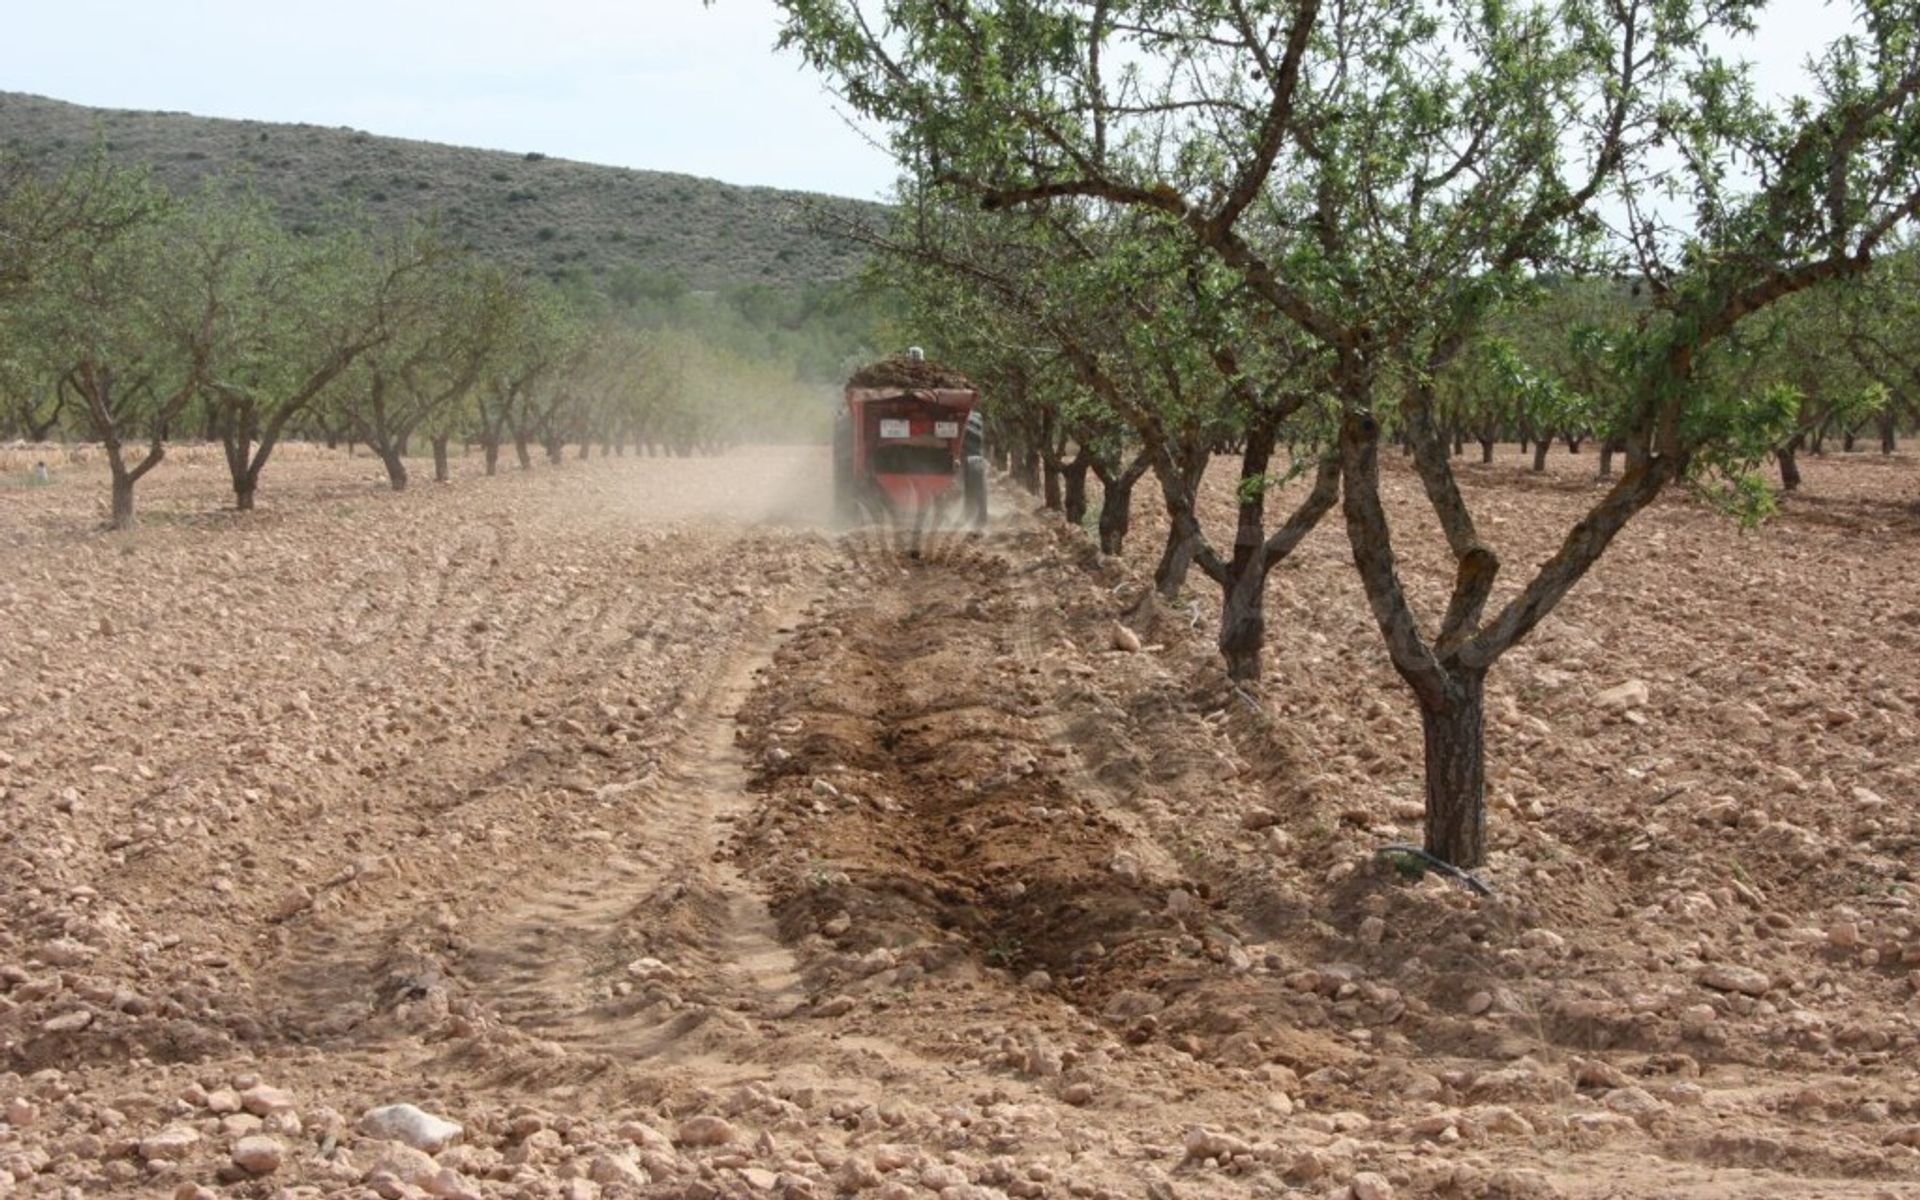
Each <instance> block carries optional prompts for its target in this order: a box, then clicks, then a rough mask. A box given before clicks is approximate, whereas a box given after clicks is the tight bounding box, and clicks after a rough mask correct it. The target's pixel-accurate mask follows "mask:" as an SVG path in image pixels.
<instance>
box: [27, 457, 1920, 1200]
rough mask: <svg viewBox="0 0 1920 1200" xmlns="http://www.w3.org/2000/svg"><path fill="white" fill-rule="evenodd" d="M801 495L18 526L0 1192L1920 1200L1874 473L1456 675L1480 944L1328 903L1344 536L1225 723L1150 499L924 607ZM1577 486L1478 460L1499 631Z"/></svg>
mask: <svg viewBox="0 0 1920 1200" xmlns="http://www.w3.org/2000/svg"><path fill="white" fill-rule="evenodd" d="M817 457H818V456H817V454H816V453H814V452H808V451H784V450H742V451H737V452H735V453H734V454H732V455H729V456H728V457H726V458H723V459H719V460H711V461H678V460H642V461H638V462H635V461H595V462H592V463H574V462H569V463H567V464H566V465H565V466H564V467H563V468H561V469H559V470H552V469H545V468H543V469H540V470H536V471H534V472H532V473H529V474H525V475H522V474H520V473H518V472H512V473H509V474H506V475H503V476H501V477H499V478H496V479H484V478H480V477H479V476H478V473H477V471H476V470H475V469H474V465H473V464H472V463H471V462H467V461H457V462H456V467H457V468H458V469H457V470H456V480H455V482H454V483H453V484H451V485H449V486H446V487H431V486H426V487H418V488H416V489H415V490H414V491H413V492H410V493H408V494H405V495H401V496H394V495H391V494H388V493H386V492H385V491H384V489H383V486H382V485H381V483H380V482H379V480H380V472H379V470H378V467H377V465H376V464H373V463H371V462H370V461H369V460H366V459H364V458H360V459H353V460H349V459H346V458H344V457H342V456H339V455H332V454H328V453H325V452H322V451H317V450H313V451H300V452H298V453H295V454H290V455H288V456H287V457H286V458H285V460H284V461H283V460H281V459H278V458H277V459H276V461H275V463H274V464H273V466H272V467H271V468H270V472H271V475H270V484H269V486H270V488H271V489H272V490H271V491H270V493H267V494H264V495H263V505H264V510H263V511H261V512H258V513H254V514H250V515H245V516H241V515H235V514H226V513H222V512H220V511H218V504H219V502H220V488H219V483H220V478H221V474H220V467H219V464H218V460H217V457H213V456H205V455H196V454H193V453H185V454H181V455H178V456H176V459H175V460H174V461H171V462H170V463H169V464H168V465H167V466H166V467H163V468H162V470H161V471H160V472H158V473H156V474H155V475H154V476H153V477H151V478H150V480H149V481H148V482H146V483H144V484H143V485H142V503H143V505H144V506H145V513H146V516H145V524H144V525H143V528H142V529H141V530H139V531H138V532H137V533H135V534H133V535H108V534H103V533H100V532H98V531H97V529H96V525H97V521H98V515H99V514H98V511H97V510H98V509H99V507H100V505H101V500H102V497H103V495H104V491H105V488H104V481H103V479H101V478H99V477H98V474H99V472H98V468H97V466H95V465H92V464H74V463H67V462H60V463H57V464H55V468H56V469H55V471H54V475H53V481H52V482H51V483H50V484H47V485H36V486H28V484H27V481H26V480H25V479H24V477H12V476H10V477H9V478H8V480H7V482H8V483H9V484H10V485H17V486H8V487H6V488H0V546H4V547H5V550H6V560H7V562H8V563H9V565H10V567H11V569H10V570H9V571H8V572H7V574H6V577H5V579H4V581H0V631H3V636H0V913H4V914H5V916H4V924H0V1105H4V1110H0V1197H9V1198H11V1197H29V1196H31V1197H41V1196H49V1197H51V1196H76V1197H91V1196H155V1197H169V1196H172V1197H193V1198H195V1200H211V1198H212V1197H224V1196H233V1197H278V1196H284V1197H288V1198H292V1197H303V1198H304V1197H343V1198H344V1197H372V1196H380V1197H386V1198H388V1200H391V1198H393V1197H416V1196H436V1197H444V1198H452V1197H461V1196H477V1197H525V1198H528V1200H533V1198H548V1197H564V1198H566V1200H620V1198H621V1197H655V1196H658V1197H669V1196H672V1197H683V1196H684V1197H694V1198H697V1200H719V1198H721V1197H732V1196H741V1197H746V1196H753V1197H760V1196H766V1197H821V1198H824V1197H828V1196H836V1195H855V1194H859V1195H868V1196H873V1197H877V1198H884V1200H909V1198H911V1197H915V1196H931V1195H939V1196H942V1197H944V1198H945V1200H991V1198H994V1197H1000V1196H1009V1197H1018V1198H1022V1200H1028V1198H1042V1197H1082V1198H1104V1197H1138V1196H1143V1195H1144V1196H1149V1197H1153V1198H1154V1200H1166V1198H1168V1197H1173V1196H1180V1197H1203V1196H1215V1195H1218V1196H1241V1195H1260V1196H1287V1195H1300V1196H1312V1197H1333V1198H1342V1200H1344V1198H1346V1197H1356V1198H1359V1200H1375V1198H1378V1197H1426V1196H1433V1197H1462V1198H1465V1197H1487V1198H1502V1197H1550V1196H1567V1197H1593V1198H1598V1197H1667V1196H1686V1197H1700V1198H1707V1197H1729V1198H1730V1197H1742V1196H1754V1195H1762V1194H1764V1195H1768V1196H1772V1197H1778V1198H1781V1200H1786V1198H1790V1197H1816V1196H1821V1197H1824V1196H1832V1197H1842V1196H1845V1197H1858V1196H1889V1197H1896V1196H1901V1197H1903V1196H1920V912H1916V910H1915V896H1914V889H1915V887H1916V884H1915V882H1914V880H1913V871H1914V869H1915V867H1916V862H1915V859H1916V853H1917V852H1920V754H1916V748H1917V747H1920V718H1917V717H1916V711H1917V710H1920V668H1916V666H1915V661H1916V659H1915V654H1914V651H1915V650H1916V649H1920V509H1916V508H1915V507H1914V506H1915V503H1916V501H1917V500H1920V467H1916V465H1915V463H1914V462H1913V460H1912V459H1910V458H1908V457H1906V456H1896V457H1895V458H1894V459H1891V460H1884V461H1883V460H1881V459H1879V458H1877V457H1872V458H1868V457H1852V456H1849V457H1848V458H1847V459H1845V460H1844V461H1842V460H1840V459H1838V458H1837V457H1836V458H1833V459H1830V460H1828V461H1823V462H1815V463H1812V464H1810V466H1809V469H1808V479H1807V485H1806V495H1804V496H1802V497H1796V498H1795V499H1793V500H1792V501H1790V502H1789V505H1788V508H1787V511H1786V512H1785V514H1784V515H1783V516H1782V517H1781V518H1780V519H1779V520H1777V521H1776V522H1774V523H1773V524H1771V525H1770V526H1768V527H1766V528H1764V529H1762V530H1759V531H1756V532H1752V533H1746V534H1742V533H1739V532H1738V531H1736V530H1735V529H1734V528H1733V527H1732V526H1731V525H1729V524H1728V523H1727V522H1726V521H1725V520H1724V519H1722V518H1720V517H1717V516H1715V515H1713V514H1712V513H1710V512H1708V511H1706V510H1704V509H1703V508H1701V507H1699V506H1698V505H1695V504H1692V503H1689V502H1686V501H1684V500H1681V499H1675V500H1673V501H1670V502H1664V503H1662V504H1661V505H1659V506H1658V507H1656V508H1655V509H1654V510H1652V511H1651V512H1649V513H1647V514H1645V515H1644V517H1643V518H1642V519H1641V521H1640V522H1639V523H1638V524H1637V526H1636V527H1635V528H1634V529H1633V530H1631V531H1630V532H1629V534H1628V535H1627V536H1626V538H1625V539H1624V540H1623V542H1622V543H1621V545H1619V546H1618V547H1617V548H1616V549H1615V551H1614V552H1613V553H1612V554H1611V555H1610V556H1609V558H1608V559H1607V560H1606V561H1604V562H1603V563H1602V565H1601V567H1600V568H1599V569H1598V570H1597V571H1596V573H1595V576H1594V578H1592V579H1590V580H1589V581H1588V582H1587V583H1585V584H1583V585H1582V587H1581V589H1580V590H1579V591H1578V592H1576V593H1575V595H1574V596H1573V597H1572V598H1571V599H1570V600H1569V601H1568V602H1567V603H1566V604H1565V605H1564V606H1563V608H1562V609H1561V611H1560V612H1559V614H1557V615H1556V616H1555V617H1554V618H1552V619H1551V620H1549V622H1548V623H1547V624H1546V625H1545V626H1544V627H1543V628H1542V629H1541V630H1540V632H1539V634H1538V635H1537V636H1536V637H1534V638H1533V639H1532V640H1530V641H1529V642H1528V643H1526V644H1524V645H1523V646H1521V647H1520V648H1518V649H1517V650H1515V651H1514V652H1513V653H1512V654H1511V655H1509V657H1508V658H1507V660H1505V661H1503V663H1502V664H1501V665H1500V667H1499V668H1497V669H1496V671H1495V673H1494V676H1493V682H1492V687H1491V694H1492V702H1491V714H1492V715H1491V721H1490V724H1491V726H1492V728H1491V729H1490V740H1491V753H1492V761H1493V768H1492V775H1493V779H1494V786H1493V802H1494V816H1493V841H1494V846H1495V853H1494V855H1493V859H1492V862H1491V863H1490V865H1489V867H1488V869H1487V870H1486V871H1485V872H1484V873H1483V874H1484V878H1485V879H1486V881H1487V882H1488V883H1489V884H1491V885H1492V887H1493V889H1494V893H1495V894H1494V895H1493V896H1492V897H1490V898H1483V897H1478V896H1475V895H1473V894H1471V893H1469V892H1468V891H1466V890H1465V889H1463V888H1461V887H1459V886H1458V885H1456V884H1454V883H1450V882H1448V881H1447V880H1445V879H1442V878H1440V877H1437V876H1435V875H1432V874H1426V875H1420V874H1417V873H1413V872H1410V871H1405V870H1403V869H1401V868H1402V866H1404V864H1400V863H1396V861H1395V860H1392V859H1390V858H1385V857H1382V856H1380V855H1378V854H1377V853H1376V851H1377V850H1378V848H1379V847H1381V846H1384V845H1387V844H1391V843H1393V842H1396V841H1402V840H1414V841H1417V840H1418V815H1419V802H1418V798H1419V787H1420V784H1419V776H1418V772H1417V764H1418V757H1419V737H1418V723H1417V718H1416V716H1415V714H1414V712H1413V710H1412V707H1411V704H1410V701H1409V700H1408V698H1407V697H1406V696H1405V694H1404V692H1403V691H1402V690H1401V686H1400V685H1399V684H1398V682H1397V680H1396V679H1395V677H1394V676H1393V675H1392V673H1391V671H1390V670H1389V669H1388V668H1387V667H1386V665H1385V662H1384V655H1383V654H1382V653H1381V651H1380V648H1379V644H1378V635H1377V633H1375V632H1374V630H1373V629H1372V627H1371V625H1370V623H1369V621H1368V619H1367V617H1366V614H1365V610H1364V606H1363V605H1361V604H1360V602H1359V598H1358V591H1357V588H1356V587H1355V585H1354V583H1353V581H1352V578H1351V576H1352V570H1351V567H1350V566H1349V565H1347V564H1346V562H1345V560H1344V549H1343V543H1342V542H1341V540H1340V534H1339V530H1338V529H1337V527H1336V526H1335V525H1334V524H1332V523H1329V524H1328V525H1326V526H1325V527H1324V528H1322V529H1321V530H1319V531H1318V532H1316V534H1315V535H1314V536H1313V537H1312V538H1310V539H1309V540H1308V542H1307V543H1305V545H1303V547H1302V549H1301V550H1300V552H1299V554H1298V555H1297V557H1296V560H1295V561H1293V562H1292V563H1290V564H1289V565H1288V566H1286V567H1285V568H1283V569H1282V571H1281V572H1279V573H1278V577H1277V579H1276V582H1275V587H1274V592H1273V601H1272V610H1271V630H1272V638H1273V645H1274V648H1275V649H1274V653H1273V654H1272V655H1271V658H1270V664H1269V668H1270V669H1269V673H1268V678H1267V680H1266V681H1265V682H1264V684H1263V685H1262V687H1261V689H1260V690H1259V692H1258V694H1240V693H1236V692H1234V691H1233V690H1231V689H1229V688H1227V687H1226V685H1225V681H1224V679H1223V678H1221V676H1220V673H1219V671H1218V668H1217V667H1216V666H1215V661H1216V660H1215V659H1214V657H1213V655H1212V652H1211V648H1210V640H1211V630H1210V624H1211V620H1210V613H1211V605H1212V603H1213V598H1212V596H1210V595H1209V593H1208V589H1209V588H1210V585H1209V584H1207V583H1206V582H1205V580H1203V579H1200V578H1198V577H1197V576H1196V578H1195V580H1194V581H1193V585H1192V587H1191V589H1190V591H1189V593H1188V595H1189V600H1188V601H1185V602H1183V603H1182V604H1180V605H1167V604H1164V603H1161V602H1158V601H1156V600H1154V599H1152V598H1151V597H1150V596H1149V594H1148V593H1149V591H1150V588H1149V587H1148V582H1147V572H1148V571H1150V569H1151V566H1152V559H1153V556H1154V551H1155V550H1157V548H1158V547H1157V542H1158V537H1159V536H1160V533H1159V531H1158V530H1157V529H1156V528H1155V525H1154V522H1153V521H1152V519H1151V517H1150V515H1149V514H1148V513H1147V512H1146V511H1145V508H1146V506H1145V504H1144V503H1143V505H1142V510H1143V511H1142V513H1141V514H1140V519H1139V520H1138V521H1137V523H1136V524H1137V526H1138V528H1137V530H1136V533H1135V535H1134V540H1133V545H1132V547H1131V548H1130V552H1129V554H1128V555H1127V556H1126V558H1124V559H1122V560H1119V561H1112V560H1106V561H1103V560H1101V559H1100V558H1099V557H1098V556H1097V555H1096V554H1094V553H1093V552H1092V550H1091V548H1090V546H1089V543H1088V542H1087V540H1086V539H1085V537H1084V536H1083V535H1081V534H1080V533H1079V532H1077V531H1073V530H1069V529H1067V528H1066V527H1064V526H1062V525H1060V524H1058V523H1055V522H1050V521H1048V520H1047V519H1045V518H1043V517H1036V516H1032V515H1029V514H1027V513H1024V512H1020V511H1017V510H1018V508H1019V507H1022V506H1019V505H1015V504H1011V503H1007V502H1006V501H1007V500H1008V497H1007V496H1005V495H1004V494H1003V496H1002V503H1001V504H1000V505H999V507H1000V513H999V515H998V516H997V518H996V521H995V523H994V525H993V527H992V528H991V529H990V530H989V532H988V533H987V535H986V536H984V537H980V538H971V537H963V536H959V535H938V536H934V537H931V538H928V539H926V540H925V541H924V542H923V543H922V545H921V547H920V550H921V553H920V554H919V555H918V556H917V557H915V556H912V555H910V554H908V553H906V552H905V547H904V545H903V544H902V543H901V541H899V540H898V539H896V538H893V537H891V536H889V535H887V534H885V533H883V532H880V531H873V530H866V531H857V532H854V533H850V534H835V533H831V532H828V531H826V530H824V529H823V528H821V526H820V524H819V518H820V517H821V516H822V514H823V512H824V509H825V504H824V503H823V500H824V497H823V496H822V495H821V488H822V483H821V480H822V479H823V478H824V475H825V472H824V471H823V470H821V469H820V467H821V465H822V464H821V463H819V462H816V461H815V459H816V458H817ZM1591 462H1592V460H1591V456H1590V455H1589V456H1586V457H1583V458H1570V457H1569V456H1565V455H1556V457H1555V459H1554V470H1553V471H1552V472H1550V473H1549V474H1548V475H1547V476H1545V477H1534V476H1532V475H1530V474H1529V473H1528V472H1526V471H1525V470H1524V468H1523V466H1522V465H1521V460H1520V459H1519V458H1518V456H1517V454H1516V453H1515V452H1513V451H1511V450H1509V451H1508V452H1507V453H1506V454H1505V455H1504V456H1503V461H1501V462H1497V463H1496V464H1495V465H1494V466H1492V467H1490V468H1481V467H1478V466H1474V467H1471V468H1466V475H1467V479H1468V486H1469V488H1470V494H1471V498H1472V500H1473V501H1474V503H1475V504H1476V505H1477V506H1478V507H1479V508H1480V510H1481V511H1482V513H1483V514H1484V515H1483V517H1482V521H1483V526H1484V527H1485V528H1488V529H1490V530H1492V531H1494V532H1495V536H1496V538H1497V540H1498V542H1499V544H1500V547H1501V549H1502V550H1503V552H1504V553H1505V555H1506V557H1507V559H1508V567H1507V572H1508V575H1509V584H1510V585H1514V584H1517V578H1515V577H1518V576H1520V575H1522V574H1523V573H1524V571H1523V565H1524V564H1525V563H1527V562H1530V561H1535V560H1537V559H1539V558H1540V557H1543V556H1544V555H1545V554H1546V553H1548V552H1549V550H1550V548H1551V546H1552V543H1553V537H1554V532H1555V529H1556V527H1557V528H1560V529H1564V527H1565V526H1566V525H1567V524H1568V523H1569V522H1570V521H1571V520H1572V519H1573V518H1574V516H1575V515H1576V514H1577V511H1578V509H1579V506H1581V505H1582V504H1583V502H1585V501H1587V500H1588V499H1589V498H1590V496H1591V494H1592V485H1591V484H1590V482H1589V481H1588V480H1587V479H1586V478H1585V475H1584V472H1585V471H1586V470H1590V469H1591ZM1225 466H1226V464H1224V463H1223V464H1222V467H1225ZM1408 483H1409V481H1407V480H1404V479H1399V478H1396V479H1394V480H1393V481H1392V487H1393V489H1394V496H1393V500H1394V504H1395V512H1396V517H1397V519H1398V520H1399V521H1400V522H1401V528H1402V529H1403V531H1404V532H1403V534H1402V538H1401V544H1400V547H1399V549H1400V550H1401V553H1402V556H1403V558H1405V559H1406V560H1407V561H1408V563H1409V570H1410V571H1411V572H1412V573H1413V574H1414V575H1415V577H1416V579H1417V580H1418V586H1417V587H1416V594H1417V595H1418V596H1419V597H1420V598H1422V599H1423V600H1425V601H1427V602H1428V603H1431V602H1432V597H1433V595H1434V594H1435V589H1436V588H1437V587H1438V586H1439V585H1440V584H1441V582H1443V580H1444V575H1443V574H1442V573H1441V570H1442V567H1443V564H1442V563H1441V562H1440V561H1439V559H1438V558H1436V557H1435V555H1434V553H1433V551H1434V550H1435V549H1436V546H1437V544H1436V543H1434V542H1433V540H1432V539H1431V538H1429V537H1426V536H1424V533H1425V532H1430V522H1427V523H1426V524H1425V525H1424V526H1423V518H1422V517H1421V515H1420V512H1419V508H1418V504H1417V499H1418V494H1417V490H1416V489H1414V488H1411V487H1409V486H1407V484H1408ZM1210 487H1211V488H1212V492H1211V495H1210V503H1211V504H1212V505H1213V506H1214V509H1215V513H1214V515H1215V517H1216V518H1217V517H1218V516H1219V513H1220V512H1221V511H1223V509H1224V506H1225V505H1226V503H1227V502H1228V500H1229V498H1230V492H1229V490H1228V489H1229V487H1230V483H1229V481H1228V480H1227V478H1226V475H1225V472H1224V471H1222V472H1220V473H1219V475H1218V477H1217V478H1216V479H1214V480H1213V481H1212V482H1211V484H1210ZM1216 527H1217V521H1216Z"/></svg>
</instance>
